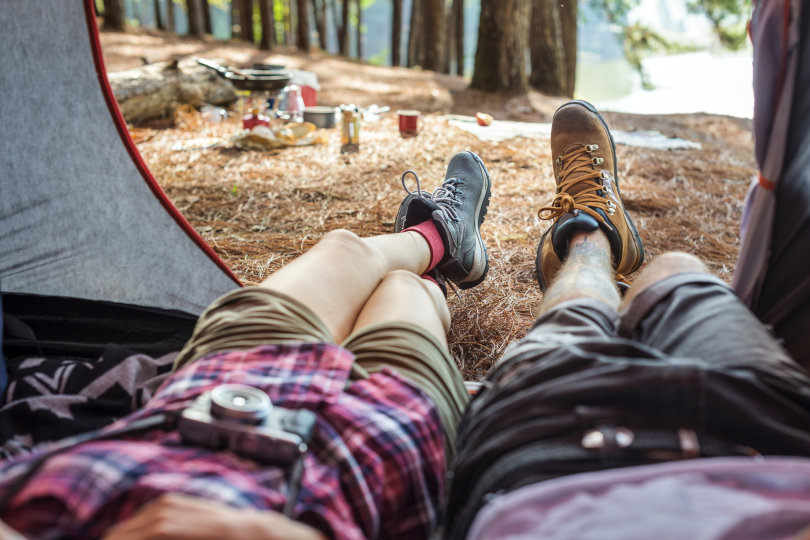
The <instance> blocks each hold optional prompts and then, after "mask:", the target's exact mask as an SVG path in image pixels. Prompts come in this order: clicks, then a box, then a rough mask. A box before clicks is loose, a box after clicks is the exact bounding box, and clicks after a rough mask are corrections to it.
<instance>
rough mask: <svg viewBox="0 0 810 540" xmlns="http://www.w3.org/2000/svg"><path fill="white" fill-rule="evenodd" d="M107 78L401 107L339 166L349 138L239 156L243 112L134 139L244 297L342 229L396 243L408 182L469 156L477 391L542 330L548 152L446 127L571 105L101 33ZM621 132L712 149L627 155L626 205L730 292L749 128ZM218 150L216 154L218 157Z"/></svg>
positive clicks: (470, 308)
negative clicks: (186, 74)
mask: <svg viewBox="0 0 810 540" xmlns="http://www.w3.org/2000/svg"><path fill="white" fill-rule="evenodd" d="M101 38H102V46H103V50H104V58H105V63H106V66H107V70H108V71H110V72H112V71H118V70H123V69H129V68H132V67H136V66H139V65H141V64H142V62H143V60H142V59H143V58H145V59H146V60H147V61H149V62H156V61H161V60H167V59H175V58H176V59H180V58H185V57H189V56H201V57H205V58H209V59H215V60H219V61H221V62H223V63H226V64H230V65H233V66H238V67H239V66H240V67H249V66H250V65H251V64H252V63H254V62H265V63H273V64H283V65H285V66H287V67H288V68H293V69H305V70H309V71H312V72H314V73H316V74H317V76H318V80H319V83H320V86H321V90H320V93H319V95H318V102H319V104H322V105H340V104H342V103H354V104H357V105H359V106H362V107H365V106H369V105H372V104H377V105H380V106H389V107H391V111H392V112H390V113H388V114H385V115H383V116H382V117H381V119H380V120H379V121H377V122H373V123H371V122H368V123H364V124H363V125H362V128H361V132H360V140H361V144H360V151H359V153H356V154H341V153H340V140H339V139H340V130H339V129H332V130H327V133H326V142H325V143H323V144H318V145H313V146H302V147H288V148H284V149H279V150H273V151H242V150H238V149H236V148H235V147H234V146H233V143H232V142H231V137H232V136H233V135H235V134H236V133H238V132H239V131H240V130H241V122H240V120H239V119H238V118H237V115H236V114H235V110H234V109H231V113H233V114H232V115H231V117H230V118H229V119H228V120H227V121H226V122H224V123H208V122H206V121H205V120H203V118H202V116H201V115H200V114H199V112H198V111H196V110H194V109H190V108H180V109H179V110H178V111H177V113H176V114H175V115H174V117H173V118H169V119H165V120H162V121H157V122H152V123H151V124H148V125H141V126H130V132H131V134H132V136H133V139H134V140H135V142H136V144H137V146H138V149H139V150H140V152H141V154H142V156H143V158H144V159H145V161H146V163H147V165H148V166H149V168H150V170H151V171H152V173H153V174H154V176H155V178H156V179H157V181H158V182H159V183H160V185H161V186H162V187H163V189H164V190H165V191H166V193H167V194H168V196H169V198H170V199H171V200H172V201H173V202H174V204H175V205H176V206H177V207H178V208H179V209H180V210H181V211H182V212H183V214H184V215H185V216H186V218H187V219H188V220H189V222H190V223H191V224H192V225H193V226H194V227H195V229H196V230H197V231H198V232H199V233H200V234H201V235H202V237H203V238H204V239H205V241H206V242H207V243H208V244H209V245H211V246H212V247H213V249H214V250H215V251H216V252H217V253H218V254H219V256H220V257H221V258H222V259H223V260H224V261H225V262H226V263H227V264H228V265H229V266H230V268H231V269H232V270H233V272H234V273H235V274H236V275H237V276H238V277H239V278H240V279H241V280H242V282H243V283H245V284H247V285H252V284H256V283H258V282H260V281H261V280H262V279H263V278H264V277H266V276H267V275H268V274H270V273H271V272H273V271H274V270H276V269H278V268H280V267H281V266H283V265H284V264H285V263H287V262H289V261H290V260H292V259H293V258H295V257H297V256H298V255H300V254H301V253H303V252H304V251H306V250H307V249H308V248H310V247H311V246H312V245H314V244H315V243H316V242H317V241H318V240H319V239H320V238H322V237H323V235H324V234H325V233H326V232H328V231H330V230H333V229H337V228H348V229H350V230H353V231H355V232H357V233H358V234H360V235H361V236H367V235H373V234H381V233H385V232H389V231H391V230H392V228H393V218H394V215H395V214H396V211H397V208H398V206H399V203H400V202H401V200H402V198H403V197H404V195H405V193H404V191H403V188H402V186H401V184H400V176H401V175H402V173H403V172H404V171H406V170H408V169H413V170H414V171H416V172H417V173H418V175H419V177H420V179H421V181H422V188H423V189H428V190H430V191H432V190H433V189H434V188H435V187H437V186H438V185H439V184H440V182H441V180H442V179H443V177H444V171H445V167H446V165H447V162H448V160H449V159H450V157H451V156H452V155H453V154H455V153H456V152H458V151H461V150H466V149H469V150H472V151H474V152H476V153H477V154H478V155H480V156H481V157H482V159H483V160H484V162H485V163H486V165H487V167H488V169H489V172H490V174H491V177H492V199H491V203H490V206H489V213H488V214H487V218H486V221H485V223H484V225H483V227H482V235H483V237H484V239H485V241H486V242H487V246H488V250H489V255H490V273H489V276H488V278H487V280H486V281H485V282H484V283H483V284H481V285H480V286H478V287H476V288H475V289H472V290H469V291H460V292H459V295H455V294H453V293H452V292H451V294H450V296H449V298H448V301H449V304H450V310H451V313H452V316H453V329H452V332H451V334H450V337H449V342H450V347H451V350H452V352H453V355H454V357H455V358H456V360H457V362H458V363H459V366H460V367H461V369H462V372H463V373H464V374H465V376H466V377H467V378H468V379H471V380H475V379H479V378H480V377H481V376H483V374H484V373H485V372H486V371H487V370H488V369H489V367H490V366H491V365H492V363H493V362H494V361H495V360H496V359H497V358H498V357H499V356H500V355H501V354H502V353H503V351H504V349H505V348H506V346H507V345H508V344H509V343H510V342H511V341H513V340H514V339H517V338H518V337H520V336H521V335H522V334H523V333H524V332H525V331H526V330H527V329H528V328H529V327H530V326H531V324H532V322H533V321H534V318H535V316H536V313H537V311H536V308H537V302H538V301H539V299H540V298H541V293H540V290H539V287H538V285H537V282H536V279H535V270H534V258H535V252H536V248H537V242H538V240H539V238H540V235H541V234H542V232H543V231H544V230H545V229H546V227H547V226H548V222H544V221H541V220H539V219H538V218H537V211H538V209H539V208H540V207H542V206H544V205H546V204H548V203H549V202H550V201H551V199H552V197H553V192H554V182H553V179H552V168H551V154H550V150H549V142H548V139H547V138H542V137H539V138H538V137H518V138H512V139H508V140H504V141H501V142H487V141H483V140H480V139H478V138H477V137H476V136H474V135H472V134H471V133H469V132H467V131H464V130H462V129H460V128H458V127H456V126H454V125H451V124H450V122H449V120H448V118H447V117H446V115H448V114H456V115H474V114H475V113H476V112H478V111H482V112H487V113H489V114H491V115H492V116H494V117H495V119H496V120H517V121H522V122H549V121H550V120H551V116H552V114H553V112H554V111H555V110H556V108H557V107H558V106H559V105H560V104H561V103H563V102H564V100H562V99H559V98H551V97H547V96H544V95H542V94H539V93H536V92H533V93H530V94H529V95H528V96H523V97H515V98H511V97H504V96H496V95H489V94H485V93H481V92H477V91H471V90H469V89H467V81H465V80H464V79H462V78H459V77H455V76H450V75H441V74H436V73H432V72H426V71H420V70H408V69H405V68H383V67H374V66H370V65H363V64H358V63H355V62H351V61H346V60H343V59H339V58H336V57H333V56H330V55H325V54H322V53H314V54H312V55H309V56H306V55H302V54H300V53H296V52H288V53H287V52H277V51H274V52H273V53H272V54H267V53H266V52H263V51H258V50H257V49H255V48H254V47H252V46H250V45H246V44H242V45H240V44H233V43H223V42H218V41H213V40H206V41H195V40H189V39H181V38H176V37H169V36H166V35H162V34H158V33H154V32H128V33H112V32H102V36H101ZM404 108H407V109H417V110H420V111H421V112H422V117H423V129H422V131H421V132H420V134H419V135H418V136H417V137H413V138H408V139H403V138H401V137H400V135H399V133H398V129H397V118H396V114H395V112H394V111H396V110H397V109H404ZM604 116H605V119H606V120H607V122H608V124H609V125H610V126H611V128H612V129H615V130H622V131H626V132H631V131H647V130H655V131H659V132H660V133H662V134H663V135H665V136H667V137H679V138H682V139H686V140H689V141H694V142H697V143H700V145H701V148H700V149H687V150H656V149H650V148H640V147H635V146H626V145H623V144H618V145H617V156H618V163H619V178H620V186H621V190H622V195H623V199H624V202H625V205H626V207H627V209H628V210H629V212H630V213H631V214H632V215H633V218H634V220H635V221H636V225H637V227H638V229H639V231H640V233H641V237H642V240H643V242H644V246H645V250H646V253H647V256H646V261H647V263H649V261H650V260H651V259H653V258H655V257H656V256H657V255H659V254H661V253H664V252H666V251H670V250H681V251H686V252H689V253H693V254H695V255H698V256H699V257H701V258H702V259H703V260H704V261H705V262H706V263H707V265H708V266H709V267H710V269H711V270H712V271H713V272H715V273H716V274H717V275H718V276H719V277H721V278H722V279H724V280H726V281H730V280H731V276H732V273H733V268H734V265H735V262H736V260H737V254H738V249H739V236H738V226H739V219H740V213H741V209H742V201H743V198H744V196H745V192H746V189H747V187H748V184H749V182H750V180H751V178H752V177H753V176H754V174H755V172H756V168H755V161H754V157H753V140H752V135H751V121H750V120H744V119H738V118H732V117H725V116H713V115H706V114H686V115H668V116H661V115H655V116H650V115H631V114H618V113H604ZM212 143H216V144H215V145H214V146H210V145H211V144H212Z"/></svg>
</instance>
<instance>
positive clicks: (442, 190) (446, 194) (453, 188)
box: [400, 169, 462, 299]
mask: <svg viewBox="0 0 810 540" xmlns="http://www.w3.org/2000/svg"><path fill="white" fill-rule="evenodd" d="M408 175H411V176H413V178H414V181H415V182H416V190H415V191H411V190H410V189H408V186H407V184H406V183H405V179H406V178H407V177H408ZM400 180H401V182H402V187H403V188H404V189H405V191H406V192H407V193H408V194H409V195H413V196H415V197H420V198H423V199H432V200H433V201H436V200H437V199H439V200H440V201H443V202H445V203H446V204H442V205H441V206H439V211H440V212H441V213H442V214H444V215H445V216H447V217H448V218H451V219H454V220H458V214H457V213H456V211H455V210H454V209H453V206H451V204H453V205H458V206H461V201H459V200H458V199H457V198H456V197H454V196H453V194H454V193H456V192H457V190H458V184H460V183H462V182H461V181H460V180H459V179H458V178H448V179H447V180H446V181H445V184H449V185H450V187H449V188H448V187H446V186H445V185H442V186H441V187H438V188H436V190H435V191H434V192H433V193H432V194H431V193H430V192H428V191H422V185H421V184H420V182H419V175H418V174H416V172H415V171H413V170H411V169H408V170H407V171H405V172H404V173H402V177H401V178H400ZM439 275H440V276H441V273H440V274H439ZM441 277H442V281H443V282H444V285H445V287H446V288H448V289H450V290H451V291H453V294H455V295H456V297H457V298H458V299H462V298H461V295H460V294H459V293H458V289H457V288H456V286H455V285H454V284H453V282H452V281H449V280H445V279H444V276H441Z"/></svg>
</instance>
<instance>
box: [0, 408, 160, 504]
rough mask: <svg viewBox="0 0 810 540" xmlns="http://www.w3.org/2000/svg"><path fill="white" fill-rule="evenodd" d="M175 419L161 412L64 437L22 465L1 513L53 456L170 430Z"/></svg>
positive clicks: (5, 494)
mask: <svg viewBox="0 0 810 540" xmlns="http://www.w3.org/2000/svg"><path fill="white" fill-rule="evenodd" d="M175 421H176V419H175V416H174V415H169V414H163V413H161V414H156V415H154V416H147V417H146V418H141V419H139V420H135V421H134V422H131V423H129V424H127V425H126V426H124V427H121V428H119V429H112V430H105V429H104V428H99V429H95V430H93V431H88V432H86V433H82V434H80V435H76V436H74V437H68V438H67V439H62V440H61V441H59V442H57V443H54V445H53V447H52V448H51V449H50V450H48V451H46V452H43V453H42V454H40V455H39V456H37V457H36V458H35V459H33V460H31V461H29V462H28V463H26V464H25V465H24V466H23V467H22V470H21V471H20V472H19V473H18V475H17V477H16V478H15V479H14V480H13V481H12V482H11V484H10V485H9V486H8V488H6V490H5V492H4V493H3V495H2V497H0V514H3V513H5V511H6V510H7V507H8V505H9V503H10V502H11V500H12V499H13V498H14V497H15V496H16V495H17V493H19V492H20V490H22V488H23V487H25V484H26V483H27V482H28V480H30V479H31V477H33V476H34V474H36V472H37V471H38V470H39V469H41V468H42V466H43V465H44V464H45V462H46V461H48V460H49V459H51V458H52V457H53V456H55V455H57V454H60V453H62V452H65V451H67V450H70V449H71V448H74V447H76V446H79V445H80V444H84V443H87V442H92V441H103V440H109V439H116V438H118V437H123V436H128V435H135V434H137V433H143V432H146V431H152V430H154V429H167V430H168V429H171V428H172V427H173V426H174V424H175Z"/></svg>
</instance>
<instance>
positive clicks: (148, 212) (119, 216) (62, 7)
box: [0, 0, 239, 314]
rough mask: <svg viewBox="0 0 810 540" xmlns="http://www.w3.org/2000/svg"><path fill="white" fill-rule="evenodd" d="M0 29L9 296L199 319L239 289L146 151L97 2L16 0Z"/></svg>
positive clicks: (1, 202) (3, 250) (2, 281)
mask: <svg viewBox="0 0 810 540" xmlns="http://www.w3.org/2000/svg"><path fill="white" fill-rule="evenodd" d="M0 28H2V29H3V31H2V32H0V45H2V50H3V51H4V59H5V63H4V69H5V72H4V74H3V77H2V88H3V99H2V100H0V118H3V134H2V137H0V292H2V293H6V292H15V293H34V294H42V295H55V296H65V297H75V298H82V299H89V300H103V301H110V302H119V303H125V304H133V305H137V306H150V307H156V308H163V309H170V310H180V311H184V312H186V313H190V314H199V313H200V312H202V310H203V309H204V308H205V307H206V306H207V305H208V304H209V303H210V302H211V301H213V300H214V299H215V298H216V297H217V296H219V295H221V294H223V293H225V292H227V291H229V290H232V289H234V288H236V287H238V286H239V282H238V280H237V279H236V277H235V276H234V275H233V274H232V273H231V272H230V270H228V269H227V267H226V266H225V265H224V263H222V261H220V260H219V259H218V258H217V257H216V255H215V254H214V252H213V251H212V250H211V249H210V248H209V247H208V246H207V245H206V244H205V242H204V241H203V240H202V239H201V238H200V236H199V235H198V234H197V233H196V232H195V231H194V229H193V228H192V227H191V226H190V225H189V224H188V222H187V221H186V220H185V219H184V218H183V217H182V216H181V215H180V214H179V212H178V211H177V210H176V209H175V207H174V206H173V205H172V204H171V202H170V201H169V200H168V199H167V198H166V196H165V194H164V193H163V191H162V190H161V189H160V187H159V186H158V184H157V183H156V182H155V180H154V178H153V177H152V176H151V174H150V173H149V170H148V168H147V167H146V165H145V164H144V162H143V160H142V159H141V157H140V155H139V154H138V151H137V149H136V147H135V145H134V143H133V141H132V139H131V138H130V136H129V133H128V131H127V128H126V124H125V122H124V120H123V117H122V116H121V114H120V111H119V110H118V107H117V105H116V103H115V99H114V97H113V95H112V91H111V89H110V87H109V83H108V82H107V78H106V72H105V70H104V64H103V59H102V57H101V50H100V45H99V39H98V29H97V28H96V21H95V15H94V6H93V1H92V0H86V1H84V2H82V1H80V0H71V1H64V0H39V1H37V2H29V1H27V0H7V1H5V2H4V3H3V9H2V10H0Z"/></svg>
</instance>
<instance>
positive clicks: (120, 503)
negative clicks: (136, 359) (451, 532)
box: [0, 344, 444, 540]
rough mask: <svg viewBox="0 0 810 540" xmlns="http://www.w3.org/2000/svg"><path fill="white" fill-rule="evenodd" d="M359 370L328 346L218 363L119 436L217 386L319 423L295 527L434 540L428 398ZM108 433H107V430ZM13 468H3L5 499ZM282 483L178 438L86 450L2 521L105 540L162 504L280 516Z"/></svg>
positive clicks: (57, 464) (58, 459)
mask: <svg viewBox="0 0 810 540" xmlns="http://www.w3.org/2000/svg"><path fill="white" fill-rule="evenodd" d="M353 360H354V358H353V356H352V354H351V353H350V352H349V351H347V350H345V349H343V348H341V347H338V346H336V345H331V344H292V345H282V346H266V347H258V348H255V349H252V350H248V351H233V352H223V353H217V354H215V355H212V356H209V357H207V358H203V359H201V360H198V361H196V362H194V363H193V364H191V365H189V366H188V367H187V368H185V369H183V370H181V371H179V372H178V373H176V374H174V375H173V376H172V377H171V378H170V379H169V380H168V381H167V382H166V384H165V385H164V386H163V388H161V390H160V391H159V392H158V393H157V394H156V395H155V397H154V398H153V399H152V400H151V401H150V402H149V404H148V405H147V407H146V408H145V409H144V410H142V411H139V412H137V413H135V414H133V415H130V416H129V417H127V418H125V419H123V420H121V421H119V422H117V423H115V424H114V426H115V427H120V426H121V425H124V424H126V423H127V422H130V421H132V420H133V419H135V418H143V417H145V416H150V415H153V414H155V413H158V412H161V411H167V410H175V409H181V408H183V407H184V406H187V405H188V404H190V403H191V402H192V401H193V400H194V399H195V398H196V397H197V396H199V395H200V394H202V393H203V392H205V391H206V390H209V389H211V388H212V387H214V386H216V385H218V384H222V383H241V384H249V385H251V386H255V387H257V388H261V389H262V390H264V391H265V392H267V393H268V395H269V396H270V399H271V400H272V401H273V403H274V404H275V405H278V406H282V407H287V408H306V409H309V410H311V411H313V412H315V413H316V415H317V417H318V427H317V430H316V434H315V437H314V440H313V441H312V444H311V450H310V452H309V453H308V454H307V455H306V457H305V466H304V475H303V480H302V485H301V492H300V494H299V497H298V502H297V504H296V506H295V509H294V511H293V517H295V518H296V519H299V520H300V521H302V522H304V523H308V524H309V525H312V526H313V527H316V528H318V529H320V530H322V531H324V533H326V534H327V535H329V536H331V537H334V538H342V539H357V540H360V539H367V538H378V537H382V536H384V537H390V538H414V539H420V540H422V539H424V538H427V537H428V536H429V534H430V532H431V529H432V528H433V526H434V524H435V522H436V517H437V516H436V514H437V508H438V505H439V502H440V500H441V497H442V495H443V487H444V485H443V479H444V446H443V445H444V434H443V430H442V428H441V423H440V421H439V417H438V414H437V412H436V409H435V407H434V406H433V404H432V402H431V401H430V400H429V399H428V398H427V396H426V395H425V394H424V393H423V392H421V391H420V390H419V389H417V388H416V387H415V386H413V385H412V384H411V383H409V382H408V381H406V380H405V379H404V378H402V377H401V376H399V375H398V374H397V373H395V372H394V371H390V370H386V371H383V372H381V373H377V374H374V375H372V376H371V377H370V378H369V379H366V380H360V381H353V382H351V383H350V384H348V385H347V384H346V383H347V378H348V375H349V370H350V368H351V365H352V362H353ZM111 427H112V426H111ZM21 462H24V460H16V461H13V462H7V463H5V464H3V465H2V467H0V492H2V491H3V489H4V488H5V486H6V485H8V484H9V482H10V481H11V480H12V479H13V477H14V476H15V475H14V468H15V467H14V466H15V465H16V464H19V463H21ZM285 473H286V471H284V470H282V469H280V468H276V467H270V466H263V465H259V464H257V463H255V462H253V461H250V460H246V459H242V458H240V457H238V456H236V455H234V454H231V453H228V452H221V451H212V450H208V449H204V448H196V447H190V446H186V445H183V444H182V443H181V441H180V438H179V435H178V434H177V433H176V432H165V431H154V432H150V433H148V434H146V435H144V436H140V437H137V439H134V440H113V441H97V442H90V443H86V444H83V445H81V446H78V447H75V448H73V449H70V450H68V451H66V452H64V453H62V454H59V455H57V456H55V457H53V458H51V459H50V460H48V461H47V462H46V464H45V465H44V467H43V468H42V469H41V470H40V471H39V472H38V473H37V474H36V475H35V476H34V478H32V479H31V480H30V481H29V482H28V484H27V485H26V487H25V488H24V489H23V490H22V491H21V492H20V493H18V494H17V496H16V497H15V499H14V501H13V502H12V504H11V506H10V508H9V511H8V512H7V514H6V515H3V516H2V517H0V519H2V520H4V521H6V522H7V523H9V524H10V525H11V526H12V527H14V528H15V529H17V530H19V531H20V532H22V533H24V534H27V535H30V536H32V537H36V538H70V537H73V538H91V537H98V536H100V535H102V534H103V533H104V531H105V530H106V529H107V528H109V527H110V526H111V525H113V524H114V523H116V522H119V521H121V520H124V519H127V518H128V517H130V516H131V515H132V514H133V513H134V512H135V511H137V510H138V509H139V508H140V507H141V506H143V505H144V504H145V503H147V502H149V501H151V500H153V499H155V498H156V497H158V496H160V495H162V494H164V493H169V492H172V493H184V494H188V495H194V496H198V497H204V498H207V499H209V500H215V501H219V502H222V503H224V504H228V505H231V506H235V507H250V508H257V509H271V510H276V511H281V508H282V507H283V505H284V502H285V494H286V489H287V483H286V481H287V477H286V476H285Z"/></svg>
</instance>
